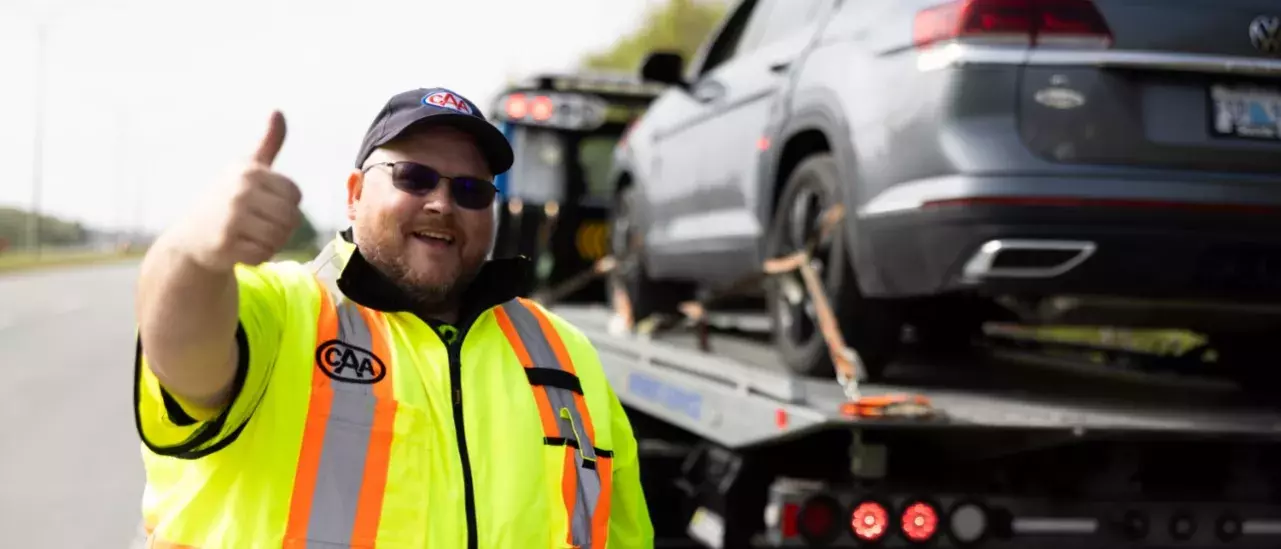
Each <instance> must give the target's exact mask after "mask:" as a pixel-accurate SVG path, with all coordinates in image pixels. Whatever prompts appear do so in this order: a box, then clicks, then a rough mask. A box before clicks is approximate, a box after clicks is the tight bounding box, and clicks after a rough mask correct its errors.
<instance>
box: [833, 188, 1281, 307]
mask: <svg viewBox="0 0 1281 549" xmlns="http://www.w3.org/2000/svg"><path fill="white" fill-rule="evenodd" d="M948 179H958V178H948ZM960 179H963V181H955V180H953V181H950V182H945V183H942V184H941V183H940V182H932V183H930V184H926V185H924V186H923V187H921V186H918V187H917V190H920V189H922V188H933V189H934V190H936V191H937V190H939V189H940V188H952V189H954V190H958V191H959V190H961V189H969V190H971V191H978V190H980V189H982V190H985V191H988V192H954V193H940V192H934V193H929V192H926V193H924V194H922V193H917V196H916V197H915V198H914V199H911V200H907V197H908V194H907V193H897V194H898V196H897V197H896V198H897V199H898V200H897V201H890V202H887V201H886V200H873V201H872V202H870V203H869V204H868V205H867V207H865V208H863V209H862V210H861V211H860V212H859V215H858V216H857V217H856V218H854V219H850V220H848V221H847V230H848V231H849V235H850V236H852V237H853V240H852V242H853V243H854V247H855V248H854V250H853V251H854V256H855V260H854V261H855V268H856V269H857V271H858V273H859V275H860V285H861V286H862V289H863V291H864V293H865V294H867V295H869V296H873V297H912V296H930V295H937V294H941V293H948V292H954V291H975V292H979V293H983V294H988V295H1000V294H1013V295H1025V296H1047V295H1084V296H1116V297H1125V298H1140V299H1157V300H1198V301H1214V302H1226V303H1234V302H1235V303H1245V304H1261V303H1268V304H1281V182H1276V183H1275V184H1276V185H1277V186H1278V187H1277V188H1276V189H1266V188H1265V187H1258V186H1248V187H1241V188H1239V189H1237V190H1239V191H1241V192H1235V191H1231V190H1229V189H1227V188H1226V186H1223V187H1214V186H1213V185H1212V184H1209V183H1205V182H1196V183H1195V184H1192V183H1168V182H1167V183H1151V184H1144V183H1142V182H1135V181H1128V180H1100V179H1094V180H1090V181H1080V180H1077V181H1075V182H1074V183H1073V184H1072V185H1069V186H1064V185H1061V183H1064V180H1062V179H1061V178H1044V180H1042V179H1040V178H1004V177H1003V178H999V179H1000V181H985V179H984V178H960ZM1014 179H1017V181H1012V180H1014ZM1145 185H1146V186H1148V187H1149V188H1148V189H1147V191H1151V190H1153V189H1155V188H1158V187H1160V188H1164V189H1165V191H1167V192H1164V193H1151V192H1146V191H1145V190H1144V189H1143V188H1144V187H1145ZM1015 188H1020V189H1023V192H1022V193H1021V194H1016V193H1013V192H1010V191H1011V190H1012V189H1015ZM1092 188H1108V189H1112V190H1113V191H1117V192H1113V193H1089V194H1082V193H1088V192H1089V191H1090V190H1091V189H1092ZM1027 189H1036V190H1037V194H1032V193H1030V192H1028V191H1027ZM1053 189H1074V190H1075V191H1077V194H1075V195H1068V194H1067V193H1064V192H1060V193H1057V194H1056V193H1054V192H1053ZM1121 189H1129V191H1130V192H1131V193H1134V194H1132V195H1131V196H1125V193H1124V192H1120V191H1119V190H1121ZM1194 191H1195V192H1194ZM1265 191H1266V192H1265ZM1139 193H1142V194H1139ZM1197 193H1200V194H1202V195H1203V196H1199V197H1195V196H1192V195H1193V194H1197ZM931 194H932V195H933V196H927V195H931ZM1268 195H1271V196H1268ZM1087 196H1088V198H1087ZM1226 197H1232V199H1233V201H1234V202H1233V203H1232V204H1225V203H1223V202H1224V200H1225V199H1226ZM1215 198H1219V200H1215ZM1267 198H1270V199H1271V202H1269V201H1268V200H1266V199H1267Z"/></svg>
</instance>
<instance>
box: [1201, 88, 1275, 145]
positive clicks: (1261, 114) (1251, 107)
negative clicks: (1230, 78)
mask: <svg viewBox="0 0 1281 549" xmlns="http://www.w3.org/2000/svg"><path fill="white" fill-rule="evenodd" d="M1210 102H1211V107H1212V110H1211V112H1210V117H1211V120H1210V127H1211V128H1212V131H1213V132H1214V135H1217V136H1228V137H1241V138H1247V139H1264V140H1281V88H1264V87H1254V86H1225V85H1214V86H1211V87H1210Z"/></svg>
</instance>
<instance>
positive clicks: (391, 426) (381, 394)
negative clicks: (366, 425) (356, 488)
mask: <svg viewBox="0 0 1281 549" xmlns="http://www.w3.org/2000/svg"><path fill="white" fill-rule="evenodd" d="M360 314H361V316H362V317H364V319H365V324H366V325H368V326H369V331H370V336H371V340H372V343H373V345H372V347H373V348H372V349H371V350H372V351H373V352H374V356H378V357H386V359H387V361H388V363H389V364H390V362H391V346H390V345H388V342H387V341H388V338H390V337H391V333H390V327H389V326H388V325H387V318H386V317H385V316H383V314H382V313H380V312H376V311H371V310H369V309H366V308H364V307H361V308H360ZM392 373H393V371H392V369H391V368H390V367H388V368H387V373H386V374H385V377H384V378H383V380H382V381H380V382H378V383H375V384H374V387H373V389H374V397H376V398H377V401H376V402H375V403H374V421H373V428H372V430H371V432H370V436H369V448H368V450H366V453H365V472H364V480H362V481H361V483H360V498H359V500H358V502H357V506H356V523H355V526H354V527H353V529H352V534H351V543H352V545H355V546H369V547H372V546H373V544H374V541H375V540H376V539H377V537H378V520H379V519H380V518H381V517H382V508H383V494H384V493H386V490H385V488H386V486H387V466H388V463H389V462H390V461H391V441H392V434H393V433H394V432H395V427H396V400H395V396H394V391H393V385H392Z"/></svg>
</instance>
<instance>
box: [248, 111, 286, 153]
mask: <svg viewBox="0 0 1281 549" xmlns="http://www.w3.org/2000/svg"><path fill="white" fill-rule="evenodd" d="M284 144H285V115H283V114H281V113H280V111H272V113H271V121H270V123H269V124H268V125H267V135H264V136H263V137H262V142H261V143H259V144H258V150H257V151H256V152H254V161H256V162H258V163H260V164H263V165H265V166H270V165H271V164H272V162H275V161H276V155H278V154H280V148H281V147H283V146H284Z"/></svg>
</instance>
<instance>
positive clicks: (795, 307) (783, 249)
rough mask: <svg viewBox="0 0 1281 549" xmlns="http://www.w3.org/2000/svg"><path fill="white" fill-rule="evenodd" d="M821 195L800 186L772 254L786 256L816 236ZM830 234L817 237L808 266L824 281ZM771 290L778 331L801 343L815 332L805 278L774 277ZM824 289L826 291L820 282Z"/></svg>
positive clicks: (795, 275)
mask: <svg viewBox="0 0 1281 549" xmlns="http://www.w3.org/2000/svg"><path fill="white" fill-rule="evenodd" d="M824 198H825V197H824V196H823V195H822V194H821V193H820V192H818V190H817V189H815V188H814V187H813V186H812V185H808V186H806V187H805V188H803V189H802V190H801V191H800V192H799V193H797V195H796V196H795V197H794V198H793V199H792V202H791V204H789V205H788V208H787V210H786V212H785V214H784V215H786V218H785V219H784V221H783V228H782V231H781V233H782V234H780V235H779V236H778V245H777V246H778V249H777V251H776V252H777V253H775V254H774V256H775V257H782V256H786V255H789V254H792V253H795V252H798V251H801V250H802V249H804V248H805V247H806V246H807V244H808V243H809V241H810V240H811V239H813V238H815V237H817V236H818V230H819V228H820V226H819V225H820V217H821V216H822V214H823V212H824V211H825V210H826V207H827V204H826V200H824ZM832 242H833V236H832V233H831V232H829V233H828V234H827V235H825V236H823V237H822V238H820V239H818V240H817V242H815V244H814V248H813V249H812V251H811V255H810V267H812V268H813V269H814V272H815V273H817V274H818V276H819V279H820V280H823V281H826V274H827V267H828V265H829V264H830V262H831V253H832V250H833V247H832ZM775 284H777V285H778V287H777V291H776V292H775V294H776V296H775V299H776V300H777V307H776V309H777V311H778V315H779V318H778V321H779V324H780V332H781V333H782V334H783V335H784V336H785V337H787V339H789V340H790V341H791V342H792V343H793V344H795V345H798V346H799V345H804V344H806V343H808V342H809V341H810V340H812V339H813V338H814V337H815V336H816V335H817V334H818V333H819V329H818V313H817V310H816V309H815V307H814V300H813V299H811V298H810V297H809V292H808V291H806V289H805V281H804V279H803V278H802V277H801V274H800V273H799V272H791V273H787V274H784V275H780V276H778V277H777V280H776V281H775ZM824 286H825V287H824V291H825V292H828V293H829V295H830V291H829V290H828V288H826V284H824Z"/></svg>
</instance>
